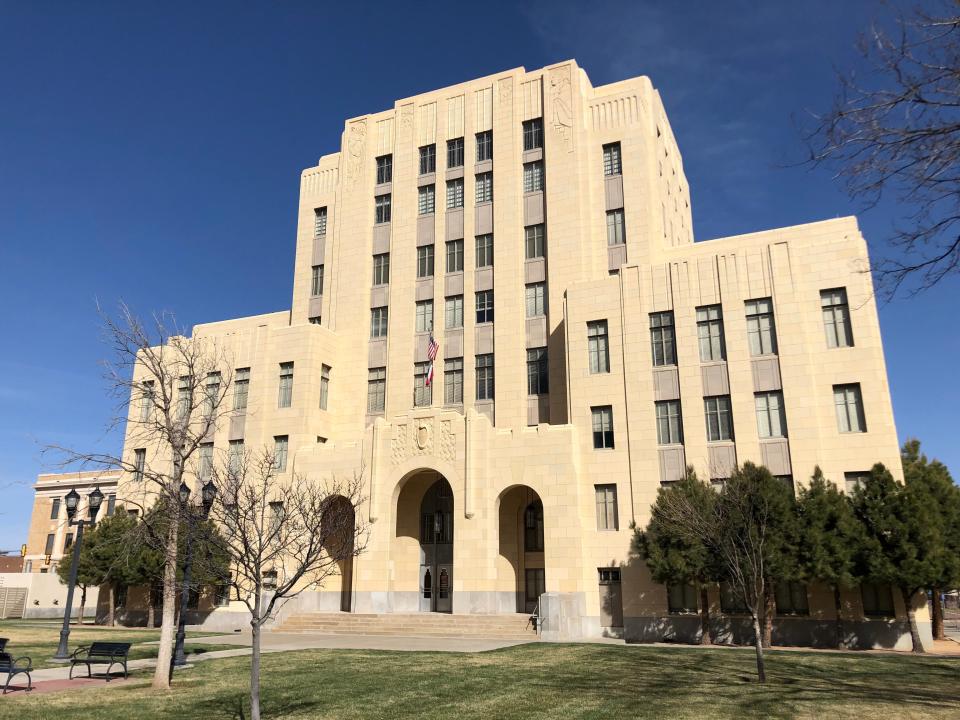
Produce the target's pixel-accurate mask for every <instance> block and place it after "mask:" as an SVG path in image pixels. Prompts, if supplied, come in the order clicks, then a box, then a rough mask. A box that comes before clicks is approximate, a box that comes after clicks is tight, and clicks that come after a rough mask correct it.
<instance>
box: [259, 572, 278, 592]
mask: <svg viewBox="0 0 960 720" xmlns="http://www.w3.org/2000/svg"><path fill="white" fill-rule="evenodd" d="M261 587H262V588H263V589H264V590H276V589H277V571H276V570H264V571H263V582H262V583H261Z"/></svg>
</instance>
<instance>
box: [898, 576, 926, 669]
mask: <svg viewBox="0 0 960 720" xmlns="http://www.w3.org/2000/svg"><path fill="white" fill-rule="evenodd" d="M900 594H901V595H903V605H904V607H906V608H907V618H908V619H909V621H910V642H912V643H913V652H915V653H922V652H925V651H924V649H923V644H922V643H921V642H920V629H919V628H918V627H917V611H916V610H914V608H913V597H912V593H911V592H910V591H909V590H907V588H905V587H902V588H900Z"/></svg>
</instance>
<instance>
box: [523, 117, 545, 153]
mask: <svg viewBox="0 0 960 720" xmlns="http://www.w3.org/2000/svg"><path fill="white" fill-rule="evenodd" d="M542 147H543V118H534V119H533V120H524V122H523V149H524V150H536V149H537V148H542Z"/></svg>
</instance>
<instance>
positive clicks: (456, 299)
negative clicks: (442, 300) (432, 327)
mask: <svg viewBox="0 0 960 720" xmlns="http://www.w3.org/2000/svg"><path fill="white" fill-rule="evenodd" d="M444 315H445V318H444V323H443V324H444V327H445V328H446V329H447V330H455V329H457V328H462V327H463V295H453V296H451V297H448V298H447V299H446V307H445V308H444Z"/></svg>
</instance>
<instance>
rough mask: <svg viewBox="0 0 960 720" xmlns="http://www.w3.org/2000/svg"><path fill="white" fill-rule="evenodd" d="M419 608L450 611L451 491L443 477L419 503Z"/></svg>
mask: <svg viewBox="0 0 960 720" xmlns="http://www.w3.org/2000/svg"><path fill="white" fill-rule="evenodd" d="M420 610H421V612H446V613H448V612H453V492H452V491H451V489H450V484H449V483H448V482H447V481H446V480H445V479H444V478H440V479H439V480H437V481H436V482H435V483H434V484H433V485H432V486H431V487H430V489H429V490H427V492H426V494H425V495H424V496H423V502H421V504H420Z"/></svg>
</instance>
